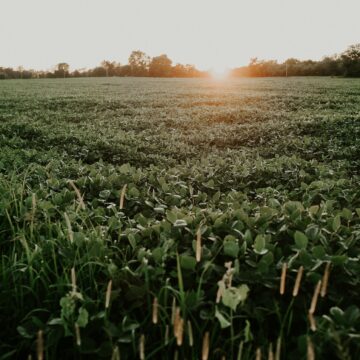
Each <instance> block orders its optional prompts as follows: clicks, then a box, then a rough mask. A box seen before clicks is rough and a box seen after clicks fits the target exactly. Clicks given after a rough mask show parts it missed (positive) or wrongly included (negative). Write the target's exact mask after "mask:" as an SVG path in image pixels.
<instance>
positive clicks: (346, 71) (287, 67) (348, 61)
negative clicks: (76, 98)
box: [0, 44, 360, 80]
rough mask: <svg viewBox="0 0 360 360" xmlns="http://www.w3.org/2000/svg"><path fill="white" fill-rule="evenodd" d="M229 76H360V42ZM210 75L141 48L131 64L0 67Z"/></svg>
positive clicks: (10, 74)
mask: <svg viewBox="0 0 360 360" xmlns="http://www.w3.org/2000/svg"><path fill="white" fill-rule="evenodd" d="M228 75H229V77H284V76H286V77H287V76H345V77H360V44H356V45H351V46H349V47H348V49H347V50H345V51H344V52H342V53H341V54H335V55H333V56H325V57H324V58H323V59H322V60H320V61H314V60H302V61H301V60H298V59H294V58H291V59H287V60H286V61H284V62H283V63H279V62H278V61H276V60H259V59H257V58H253V59H251V60H250V63H249V64H248V65H247V66H242V67H239V68H235V69H232V70H231V71H230V72H229V74H228ZM104 76H106V77H109V76H119V77H126V76H134V77H175V78H193V77H210V76H211V73H209V72H207V71H199V70H198V69H196V67H195V66H194V65H189V64H186V65H183V64H176V65H173V62H172V60H171V59H169V57H168V56H167V55H165V54H162V55H159V56H155V57H153V58H150V57H149V56H148V55H146V54H145V53H144V52H142V51H140V50H136V51H133V52H132V53H131V54H130V56H129V61H128V64H125V65H121V64H120V63H118V62H116V61H108V60H104V61H103V62H102V63H101V64H100V66H97V67H95V68H93V69H80V70H74V71H72V72H70V66H69V64H67V63H59V64H57V66H56V68H55V69H54V71H35V70H25V69H24V68H22V67H19V68H17V69H13V68H4V67H1V66H0V80H1V79H31V78H68V77H74V78H78V77H104Z"/></svg>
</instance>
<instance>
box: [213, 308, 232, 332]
mask: <svg viewBox="0 0 360 360" xmlns="http://www.w3.org/2000/svg"><path fill="white" fill-rule="evenodd" d="M215 317H216V318H217V319H218V320H219V323H220V327H221V328H222V329H225V328H227V327H229V326H230V325H231V322H230V321H229V320H227V319H226V318H225V316H224V315H223V314H222V313H221V312H220V311H219V309H218V308H217V307H216V310H215Z"/></svg>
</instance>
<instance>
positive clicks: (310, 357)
mask: <svg viewBox="0 0 360 360" xmlns="http://www.w3.org/2000/svg"><path fill="white" fill-rule="evenodd" d="M306 360H315V350H314V344H313V343H312V341H311V339H310V337H309V336H308V338H307V354H306Z"/></svg>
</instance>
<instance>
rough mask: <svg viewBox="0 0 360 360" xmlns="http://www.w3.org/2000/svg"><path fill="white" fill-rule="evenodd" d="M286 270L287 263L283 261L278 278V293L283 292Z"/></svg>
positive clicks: (282, 293) (281, 293)
mask: <svg viewBox="0 0 360 360" xmlns="http://www.w3.org/2000/svg"><path fill="white" fill-rule="evenodd" d="M286 270H287V263H283V265H282V270H281V278H280V295H284V294H285V282H286Z"/></svg>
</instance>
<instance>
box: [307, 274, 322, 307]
mask: <svg viewBox="0 0 360 360" xmlns="http://www.w3.org/2000/svg"><path fill="white" fill-rule="evenodd" d="M320 288H321V280H319V281H318V283H317V284H316V286H315V289H314V294H313V297H312V300H311V305H310V309H309V313H310V314H314V313H315V310H316V304H317V301H318V298H319V294H320Z"/></svg>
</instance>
